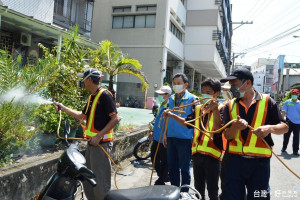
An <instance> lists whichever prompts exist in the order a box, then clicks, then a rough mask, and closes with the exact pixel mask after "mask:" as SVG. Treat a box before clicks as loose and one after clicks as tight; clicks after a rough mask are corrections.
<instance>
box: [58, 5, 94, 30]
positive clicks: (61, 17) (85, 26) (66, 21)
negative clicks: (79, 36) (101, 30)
mask: <svg viewBox="0 0 300 200" xmlns="http://www.w3.org/2000/svg"><path fill="white" fill-rule="evenodd" d="M93 8H94V1H93V0H55V1H54V15H53V22H54V23H55V24H57V25H60V26H62V27H65V28H69V27H70V26H74V25H78V26H79V32H81V33H82V32H91V30H92V18H93Z"/></svg>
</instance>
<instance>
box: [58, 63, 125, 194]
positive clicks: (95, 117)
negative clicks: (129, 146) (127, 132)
mask: <svg viewBox="0 0 300 200" xmlns="http://www.w3.org/2000/svg"><path fill="white" fill-rule="evenodd" d="M78 76H79V77H80V78H82V80H80V81H79V82H78V85H79V87H82V88H85V89H87V90H89V91H90V92H91V95H90V96H89V99H88V102H87V103H86V105H85V107H84V109H83V110H82V111H75V110H73V109H71V108H68V107H66V106H64V105H62V104H60V103H58V104H57V106H59V107H60V108H61V110H62V111H64V112H66V113H67V114H69V115H71V116H73V117H75V118H77V119H80V120H83V119H86V120H87V123H86V126H84V127H83V129H84V136H85V137H86V138H87V140H88V145H87V149H86V153H85V158H86V165H87V167H88V168H89V169H91V170H92V171H93V172H94V174H95V175H96V182H97V186H96V187H94V188H93V187H92V186H91V185H90V184H89V183H84V190H85V195H86V197H87V198H88V199H90V200H102V199H104V197H105V195H106V193H107V192H108V191H109V190H110V187H111V163H110V160H109V158H108V157H107V156H106V154H105V153H104V152H103V150H102V149H101V148H99V147H98V145H99V144H100V145H101V146H102V147H103V148H104V149H105V151H106V152H107V153H109V152H110V151H111V150H112V146H113V143H112V140H113V128H114V127H115V125H116V124H117V123H118V122H119V120H120V119H119V116H118V113H117V109H116V105H115V101H114V99H113V97H112V95H111V93H110V92H109V91H108V90H106V89H103V88H102V87H101V81H102V73H101V72H100V71H98V70H97V69H93V68H89V69H87V70H86V71H85V72H84V73H82V74H78Z"/></svg>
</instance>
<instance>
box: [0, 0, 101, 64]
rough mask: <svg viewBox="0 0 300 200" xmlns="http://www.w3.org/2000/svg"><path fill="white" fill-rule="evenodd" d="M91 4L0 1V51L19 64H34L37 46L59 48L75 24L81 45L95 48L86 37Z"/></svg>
mask: <svg viewBox="0 0 300 200" xmlns="http://www.w3.org/2000/svg"><path fill="white" fill-rule="evenodd" d="M92 14H93V1H90V0H1V1H0V20H1V23H0V24H1V27H0V30H1V32H0V48H2V49H4V48H5V49H7V50H8V51H10V52H11V53H12V54H13V55H14V56H18V55H21V56H22V64H25V63H26V62H32V63H34V62H35V60H36V59H37V58H39V57H40V56H41V55H42V50H41V49H40V48H39V47H38V43H42V44H43V45H44V46H46V47H54V46H55V45H58V46H60V44H61V43H62V39H63V37H64V36H65V35H66V34H67V33H68V32H67V31H68V29H69V28H70V26H72V25H75V24H78V25H79V27H80V29H79V32H80V33H81V34H83V35H86V36H87V37H82V39H81V41H80V42H81V43H82V44H84V45H85V46H87V47H90V48H96V47H97V45H96V44H95V43H93V42H91V40H90V39H89V38H88V36H89V35H90V32H91V28H92V27H91V20H92Z"/></svg>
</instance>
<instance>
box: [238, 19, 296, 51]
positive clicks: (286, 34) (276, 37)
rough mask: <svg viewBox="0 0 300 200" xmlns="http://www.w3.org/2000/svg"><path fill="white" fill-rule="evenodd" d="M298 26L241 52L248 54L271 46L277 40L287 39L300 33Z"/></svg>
mask: <svg viewBox="0 0 300 200" xmlns="http://www.w3.org/2000/svg"><path fill="white" fill-rule="evenodd" d="M299 26H300V24H298V25H297V26H294V27H292V28H289V29H288V30H286V31H283V32H281V33H279V34H277V35H275V36H273V37H272V38H270V39H268V40H265V41H264V42H262V43H260V44H257V45H255V46H253V47H250V48H247V49H244V50H243V51H244V52H250V51H253V50H256V49H258V48H261V47H264V46H266V45H268V44H272V43H274V42H276V41H278V40H281V39H283V38H285V37H287V36H290V35H292V34H294V33H296V32H298V31H300V28H298V27H299ZM296 28H297V29H296ZM293 29H296V30H293Z"/></svg>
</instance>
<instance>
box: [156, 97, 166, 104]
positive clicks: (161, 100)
mask: <svg viewBox="0 0 300 200" xmlns="http://www.w3.org/2000/svg"><path fill="white" fill-rule="evenodd" d="M157 101H159V103H162V102H164V101H165V99H164V97H163V96H162V95H158V97H157Z"/></svg>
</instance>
